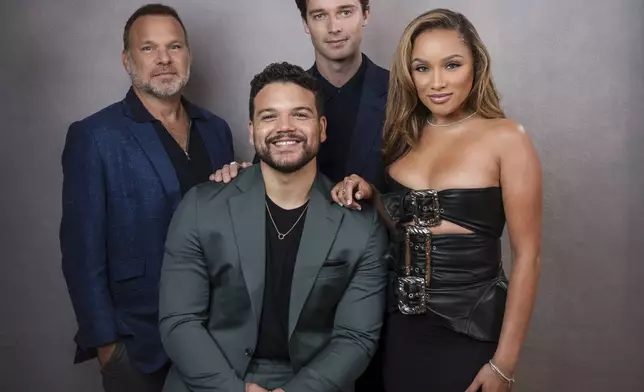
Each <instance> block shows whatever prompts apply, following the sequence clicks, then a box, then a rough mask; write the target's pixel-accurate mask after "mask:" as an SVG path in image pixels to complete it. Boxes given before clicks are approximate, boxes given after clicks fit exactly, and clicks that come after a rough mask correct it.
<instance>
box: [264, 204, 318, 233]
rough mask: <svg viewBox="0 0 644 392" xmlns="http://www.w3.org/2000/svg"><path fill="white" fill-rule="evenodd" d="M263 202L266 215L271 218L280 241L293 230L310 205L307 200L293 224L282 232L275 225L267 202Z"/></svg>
mask: <svg viewBox="0 0 644 392" xmlns="http://www.w3.org/2000/svg"><path fill="white" fill-rule="evenodd" d="M264 204H266V211H268V216H269V217H270V218H271V222H273V227H274V228H275V231H276V232H277V239H279V240H280V241H281V240H283V239H284V237H286V236H287V235H289V234H290V233H291V231H293V229H294V228H295V226H297V224H298V222H299V221H300V219H302V217H303V216H304V213H305V212H306V210H308V208H309V205H310V203H309V202H308V201H307V204H306V207H304V211H302V213H301V214H300V217H299V218H297V220H296V221H295V223H294V224H293V226H291V228H290V229H289V231H287V232H286V233H284V234H282V233H281V232H280V230H279V229H278V228H277V225H276V224H275V220H274V219H273V214H271V209H270V208H269V207H268V203H267V202H264Z"/></svg>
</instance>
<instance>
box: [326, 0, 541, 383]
mask: <svg viewBox="0 0 644 392" xmlns="http://www.w3.org/2000/svg"><path fill="white" fill-rule="evenodd" d="M389 88H390V90H389V97H388V102H387V118H386V121H385V127H384V140H385V145H384V151H383V154H384V161H385V163H386V168H387V181H386V183H387V185H386V188H385V189H380V190H376V189H373V188H372V187H371V186H370V185H369V184H368V183H366V182H365V181H364V180H363V179H361V178H360V177H358V176H355V175H353V176H350V177H347V178H346V179H345V180H344V181H343V182H341V183H339V184H338V185H337V186H336V187H335V188H334V190H333V198H334V200H335V201H336V202H337V203H339V204H341V205H344V206H347V207H348V208H360V206H359V204H358V203H357V202H356V200H367V199H371V200H372V201H373V202H374V204H375V205H376V207H377V208H378V209H379V211H380V213H381V215H382V217H383V218H384V220H385V222H386V223H387V225H388V227H389V229H390V251H389V253H388V257H389V265H390V270H391V290H390V291H391V294H390V298H391V299H392V301H391V304H390V305H391V306H389V312H388V315H387V318H386V325H385V328H384V332H383V334H384V336H383V355H384V357H383V358H384V360H383V361H384V369H383V371H384V383H385V389H386V390H387V392H410V391H429V392H452V391H454V392H465V391H467V392H475V391H478V390H482V391H484V392H500V391H507V390H509V388H510V386H511V384H512V382H513V375H514V370H515V367H516V364H517V361H518V357H519V352H520V348H521V345H522V342H523V340H524V336H525V333H526V330H527V328H528V324H529V321H530V316H531V313H532V308H533V304H534V300H535V295H536V288H537V281H538V276H539V268H540V245H541V244H540V237H541V168H540V163H539V159H538V157H537V154H536V152H535V150H534V148H533V146H532V143H531V141H530V139H529V137H528V135H527V134H526V133H525V131H524V130H523V129H522V127H521V126H520V125H518V124H517V123H515V122H513V121H511V120H508V119H506V118H505V116H504V113H503V111H502V109H501V108H500V106H499V98H498V94H497V92H496V90H495V87H494V84H493V81H492V77H491V74H490V57H489V54H488V52H487V50H486V48H485V46H484V45H483V43H482V42H481V40H480V38H479V36H478V34H477V32H476V30H475V29H474V27H473V26H472V25H471V23H470V22H469V21H468V20H467V19H466V18H465V17H464V16H463V15H461V14H458V13H454V12H452V11H449V10H444V9H437V10H433V11H430V12H427V13H425V14H423V15H420V16H419V17H417V18H416V19H415V20H413V21H412V22H411V23H410V24H409V25H408V26H407V28H406V30H405V32H404V33H403V36H402V38H401V40H400V42H399V44H398V49H397V53H396V56H395V59H394V62H393V65H392V69H391V77H390V87H389ZM506 219H507V223H508V231H509V238H510V245H511V249H512V274H511V276H510V283H509V284H508V280H507V278H506V275H505V272H504V269H503V266H502V263H501V242H500V237H501V235H502V233H503V229H504V226H505V223H506Z"/></svg>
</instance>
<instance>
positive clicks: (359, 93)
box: [211, 0, 389, 187]
mask: <svg viewBox="0 0 644 392" xmlns="http://www.w3.org/2000/svg"><path fill="white" fill-rule="evenodd" d="M295 3H296V5H297V7H298V9H299V11H300V15H301V16H302V22H303V24H304V31H305V32H306V33H307V34H309V35H310V36H311V42H312V43H313V47H314V49H315V64H314V65H313V67H311V68H310V69H309V70H308V72H309V73H310V74H311V75H313V77H315V79H316V80H317V81H318V84H319V85H320V87H321V89H322V95H323V97H324V112H325V116H326V117H327V119H328V125H327V137H328V138H327V141H326V142H325V143H323V144H322V146H321V147H320V152H319V154H318V165H319V169H320V171H321V172H322V173H323V174H325V175H326V176H327V177H328V178H329V179H330V180H331V181H334V182H339V181H341V180H342V179H343V178H344V177H345V176H348V175H351V174H357V175H359V176H361V177H362V178H364V179H365V180H367V181H369V183H371V184H373V185H375V186H376V187H379V186H380V185H382V182H383V177H384V170H383V167H382V159H381V154H380V151H381V146H382V126H383V124H384V119H385V104H386V102H387V89H388V82H389V71H387V70H385V69H383V68H381V67H379V66H377V65H376V64H374V63H373V62H372V61H371V60H370V59H369V58H368V57H367V56H366V55H364V54H363V53H362V52H361V50H360V46H361V44H362V36H363V32H364V27H365V26H366V25H367V23H368V22H369V14H370V8H369V0H295ZM257 162H258V160H257V157H255V159H254V163H257ZM248 165H249V164H247V163H243V164H241V167H247V166H248ZM239 167H240V165H238V164H235V163H232V164H231V165H230V166H229V165H225V166H224V167H223V168H222V170H221V171H218V172H217V173H215V174H214V175H213V176H211V180H214V181H216V182H219V181H222V180H223V181H224V182H228V181H230V180H231V179H232V178H235V177H236V176H237V172H238V169H239Z"/></svg>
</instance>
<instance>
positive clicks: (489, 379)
mask: <svg viewBox="0 0 644 392" xmlns="http://www.w3.org/2000/svg"><path fill="white" fill-rule="evenodd" d="M481 390H482V391H483V392H508V391H509V390H510V384H508V382H507V381H505V380H504V379H502V378H501V376H499V375H498V374H496V373H495V372H494V370H492V367H491V366H490V364H489V363H486V364H485V365H484V366H483V367H482V368H481V370H479V373H478V374H477V375H476V378H474V381H473V382H472V384H470V386H469V388H467V390H466V391H465V392H478V391H481Z"/></svg>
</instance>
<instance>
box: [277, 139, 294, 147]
mask: <svg viewBox="0 0 644 392" xmlns="http://www.w3.org/2000/svg"><path fill="white" fill-rule="evenodd" d="M295 143H297V142H296V141H295V140H284V141H281V142H277V143H275V144H276V145H278V146H290V145H292V144H295Z"/></svg>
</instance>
